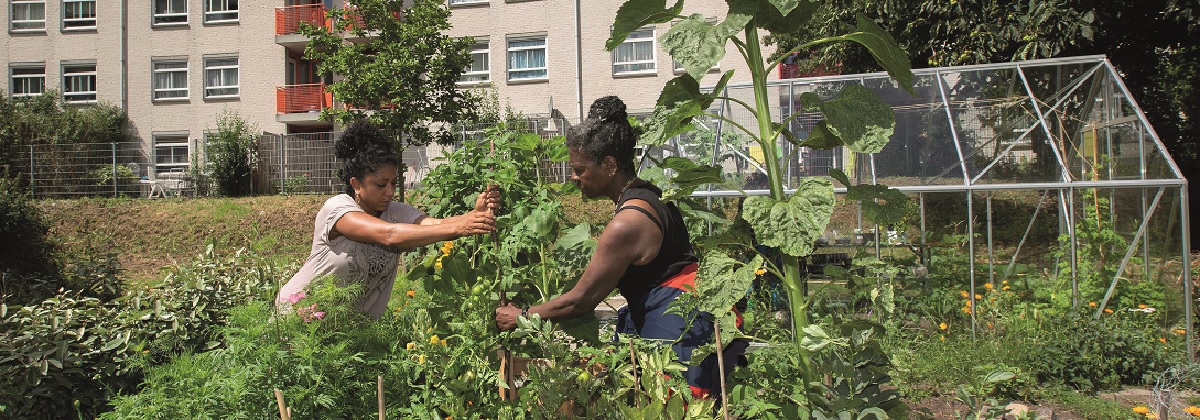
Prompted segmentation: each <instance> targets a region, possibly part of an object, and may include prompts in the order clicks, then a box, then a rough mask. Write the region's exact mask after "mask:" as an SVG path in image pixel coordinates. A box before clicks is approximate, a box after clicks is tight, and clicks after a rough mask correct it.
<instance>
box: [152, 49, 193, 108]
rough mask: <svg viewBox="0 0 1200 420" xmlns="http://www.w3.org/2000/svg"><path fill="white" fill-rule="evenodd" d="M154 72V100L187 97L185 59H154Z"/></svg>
mask: <svg viewBox="0 0 1200 420" xmlns="http://www.w3.org/2000/svg"><path fill="white" fill-rule="evenodd" d="M152 66H153V68H154V69H153V72H154V100H171V99H187V97H188V65H187V60H179V59H173V60H156V61H154V62H153V64H152Z"/></svg>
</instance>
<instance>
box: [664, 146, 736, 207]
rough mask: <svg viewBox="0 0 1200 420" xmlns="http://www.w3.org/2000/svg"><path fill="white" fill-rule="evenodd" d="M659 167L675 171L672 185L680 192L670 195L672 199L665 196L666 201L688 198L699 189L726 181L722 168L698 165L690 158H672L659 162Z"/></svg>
mask: <svg viewBox="0 0 1200 420" xmlns="http://www.w3.org/2000/svg"><path fill="white" fill-rule="evenodd" d="M658 165H659V166H660V167H662V168H665V169H672V170H674V171H675V176H673V177H671V183H672V184H674V187H675V189H678V191H676V192H674V193H673V194H670V198H668V197H667V195H666V194H664V196H663V199H664V200H674V199H675V198H679V197H687V196H689V195H692V192H693V191H695V190H696V188H697V187H700V186H702V185H705V184H717V183H721V182H723V181H724V180H725V178H724V177H722V176H721V174H722V170H721V167H719V166H712V165H702V164H698V163H696V162H695V161H693V160H691V159H688V158H682V157H678V156H671V157H668V158H666V159H663V160H662V161H661V162H658Z"/></svg>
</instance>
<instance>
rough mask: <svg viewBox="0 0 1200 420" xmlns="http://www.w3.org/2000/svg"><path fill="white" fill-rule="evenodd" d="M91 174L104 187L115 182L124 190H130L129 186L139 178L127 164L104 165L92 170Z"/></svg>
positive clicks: (97, 183)
mask: <svg viewBox="0 0 1200 420" xmlns="http://www.w3.org/2000/svg"><path fill="white" fill-rule="evenodd" d="M91 175H92V178H93V179H95V180H96V181H95V182H96V185H98V186H102V187H103V186H112V185H114V184H115V185H116V186H117V187H118V188H119V189H121V190H122V191H125V190H128V189H129V186H130V185H131V184H133V183H134V182H137V180H138V177H137V175H136V174H134V173H133V169H131V168H130V167H128V166H125V165H112V164H107V165H102V166H100V167H99V168H96V169H94V170H92V174H91Z"/></svg>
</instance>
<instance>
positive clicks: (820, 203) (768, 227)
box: [742, 177, 833, 257]
mask: <svg viewBox="0 0 1200 420" xmlns="http://www.w3.org/2000/svg"><path fill="white" fill-rule="evenodd" d="M832 215H833V183H832V182H830V181H829V179H828V178H824V177H820V178H818V177H809V178H804V179H803V180H801V181H800V188H799V189H797V190H796V192H795V193H793V194H792V197H791V198H789V199H788V200H787V201H779V200H775V199H773V198H771V197H767V196H754V197H749V198H747V199H746V201H745V202H744V204H743V207H742V218H743V219H745V220H746V221H747V222H749V223H750V226H751V227H753V228H754V234H755V235H756V236H757V237H758V240H759V242H760V243H762V244H763V245H767V246H771V247H776V248H779V250H780V251H782V252H783V253H785V254H787V255H792V256H797V257H798V256H803V255H808V254H811V253H812V252H813V245H814V243H815V242H816V239H817V237H819V236H820V235H821V234H822V233H823V232H824V231H825V226H826V225H828V224H829V218H830V216H832Z"/></svg>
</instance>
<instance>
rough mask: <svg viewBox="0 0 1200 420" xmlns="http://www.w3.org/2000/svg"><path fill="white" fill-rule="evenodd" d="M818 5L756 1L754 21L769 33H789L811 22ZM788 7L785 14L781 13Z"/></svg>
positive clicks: (793, 0)
mask: <svg viewBox="0 0 1200 420" xmlns="http://www.w3.org/2000/svg"><path fill="white" fill-rule="evenodd" d="M730 4H731V5H732V4H733V2H730ZM792 4H794V6H793V5H792ZM819 5H820V4H819V3H817V2H816V1H813V0H758V10H757V13H755V15H754V21H755V22H757V23H758V26H759V27H760V28H763V29H766V30H768V31H770V32H771V33H775V34H784V33H791V32H795V31H796V30H797V29H799V28H800V27H801V26H803V25H804V24H805V23H807V22H808V21H809V20H811V19H812V16H813V12H816V10H817V6H819ZM789 7H790V10H788V11H787V12H783V11H782V10H783V9H785V8H789Z"/></svg>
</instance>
